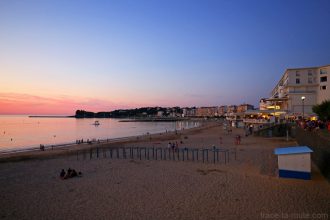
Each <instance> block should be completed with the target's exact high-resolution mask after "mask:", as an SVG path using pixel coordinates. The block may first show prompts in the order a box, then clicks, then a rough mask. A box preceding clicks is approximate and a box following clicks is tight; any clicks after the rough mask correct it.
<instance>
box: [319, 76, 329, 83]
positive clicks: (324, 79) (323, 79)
mask: <svg viewBox="0 0 330 220" xmlns="http://www.w3.org/2000/svg"><path fill="white" fill-rule="evenodd" d="M326 81H328V78H327V77H326V76H322V77H321V78H320V82H326Z"/></svg>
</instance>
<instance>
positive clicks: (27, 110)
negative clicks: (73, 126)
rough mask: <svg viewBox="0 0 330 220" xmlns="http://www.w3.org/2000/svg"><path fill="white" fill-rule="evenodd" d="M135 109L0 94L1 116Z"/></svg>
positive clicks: (71, 99) (94, 101) (87, 100)
mask: <svg viewBox="0 0 330 220" xmlns="http://www.w3.org/2000/svg"><path fill="white" fill-rule="evenodd" d="M130 107H133V106H132V105H130V104H127V103H114V102H112V101H109V100H102V99H96V98H83V97H72V96H63V95H62V96H56V97H44V96H38V95H31V94H22V93H0V114H56V115H73V114H74V112H75V110H77V109H84V110H88V111H95V112H97V111H111V110H114V109H117V108H130Z"/></svg>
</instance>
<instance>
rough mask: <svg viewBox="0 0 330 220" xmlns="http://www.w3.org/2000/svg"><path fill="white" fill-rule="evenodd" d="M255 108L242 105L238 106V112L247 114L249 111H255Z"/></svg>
mask: <svg viewBox="0 0 330 220" xmlns="http://www.w3.org/2000/svg"><path fill="white" fill-rule="evenodd" d="M253 109H254V106H253V105H250V104H241V105H239V106H237V112H246V111H247V110H253Z"/></svg>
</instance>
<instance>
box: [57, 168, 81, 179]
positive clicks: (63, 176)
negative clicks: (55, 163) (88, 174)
mask: <svg viewBox="0 0 330 220" xmlns="http://www.w3.org/2000/svg"><path fill="white" fill-rule="evenodd" d="M77 176H82V173H81V172H80V171H79V172H77V171H76V170H75V169H71V168H69V169H68V171H67V172H65V171H64V169H62V171H61V173H60V178H61V179H62V180H64V179H69V178H72V177H77Z"/></svg>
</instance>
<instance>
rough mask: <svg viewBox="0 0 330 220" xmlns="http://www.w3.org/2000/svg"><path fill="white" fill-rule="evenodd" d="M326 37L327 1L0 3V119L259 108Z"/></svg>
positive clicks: (326, 53)
mask: <svg viewBox="0 0 330 220" xmlns="http://www.w3.org/2000/svg"><path fill="white" fill-rule="evenodd" d="M329 39H330V1H327V0H322V1H321V0H307V1H303V0H282V1H281V0H276V1H265V0H259V1H250V0H248V1H245V0H244V1H243V0H242V1H229V0H213V1H207V0H198V1H194V0H129V1H126V0H118V1H111V0H108V1H83V0H76V1H75V0H63V1H61V0H56V1H55V0H54V1H51V0H40V1H37V0H32V1H29V0H26V1H16V0H1V1H0V114H73V113H74V111H75V110H76V109H85V110H90V111H109V110H114V109H117V108H135V107H142V106H164V107H166V106H181V107H184V106H219V105H231V104H242V103H250V104H254V105H258V102H259V99H260V98H262V97H268V96H269V93H270V91H271V89H272V88H273V87H274V86H275V84H276V83H277V81H278V80H279V79H280V77H281V75H282V74H283V72H284V71H285V69H286V68H294V67H308V66H321V65H326V64H330V40H329Z"/></svg>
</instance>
